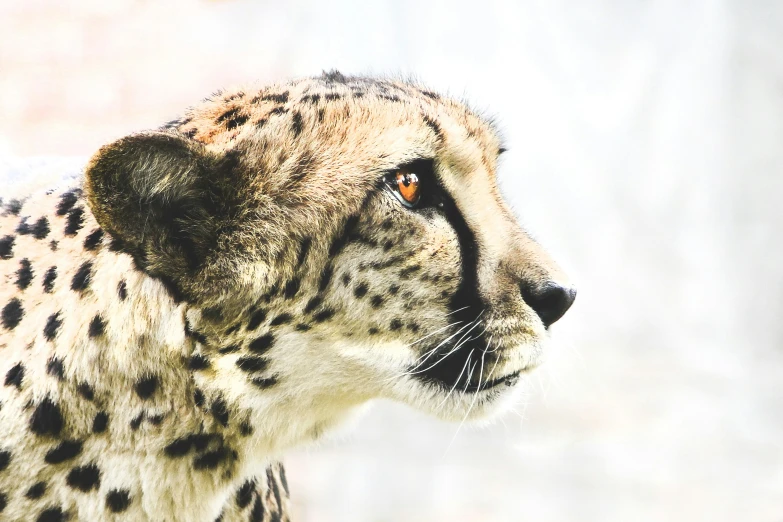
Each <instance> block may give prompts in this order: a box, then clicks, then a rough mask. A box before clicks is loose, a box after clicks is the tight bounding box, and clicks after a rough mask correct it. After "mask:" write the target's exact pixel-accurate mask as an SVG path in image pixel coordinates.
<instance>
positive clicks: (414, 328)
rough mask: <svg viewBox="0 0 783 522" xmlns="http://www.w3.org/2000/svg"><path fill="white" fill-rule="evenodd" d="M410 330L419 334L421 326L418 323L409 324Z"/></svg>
mask: <svg viewBox="0 0 783 522" xmlns="http://www.w3.org/2000/svg"><path fill="white" fill-rule="evenodd" d="M407 327H408V330H410V331H411V332H413V333H419V325H418V324H416V323H408V325H407Z"/></svg>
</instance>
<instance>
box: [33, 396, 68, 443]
mask: <svg viewBox="0 0 783 522" xmlns="http://www.w3.org/2000/svg"><path fill="white" fill-rule="evenodd" d="M62 427H63V416H62V413H61V412H60V406H59V405H58V404H57V403H55V402H54V401H52V399H50V398H49V397H44V398H43V399H42V400H41V402H39V403H38V406H36V407H35V411H34V412H33V415H32V416H31V417H30V430H31V431H32V432H33V433H36V434H38V435H59V434H60V430H61V429H62Z"/></svg>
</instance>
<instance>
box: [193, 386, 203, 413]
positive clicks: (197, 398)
mask: <svg viewBox="0 0 783 522" xmlns="http://www.w3.org/2000/svg"><path fill="white" fill-rule="evenodd" d="M193 403H194V404H195V405H196V406H198V407H199V408H201V407H202V406H204V392H203V391H201V390H199V389H198V388H196V391H194V392H193Z"/></svg>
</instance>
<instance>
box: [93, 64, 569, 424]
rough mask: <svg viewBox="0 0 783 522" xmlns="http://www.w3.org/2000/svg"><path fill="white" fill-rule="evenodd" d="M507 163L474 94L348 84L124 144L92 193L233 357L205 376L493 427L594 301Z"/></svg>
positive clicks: (107, 220)
mask: <svg viewBox="0 0 783 522" xmlns="http://www.w3.org/2000/svg"><path fill="white" fill-rule="evenodd" d="M500 152H501V144H500V141H499V138H498V136H497V134H496V132H495V130H494V129H493V127H492V125H491V124H489V123H488V122H487V121H485V120H484V119H482V118H481V117H479V116H478V115H476V114H474V113H473V112H472V111H471V110H469V109H468V108H466V107H465V106H464V105H463V104H461V103H459V102H457V101H454V100H451V99H448V98H445V97H441V96H439V95H437V94H434V93H432V92H430V91H427V90H424V89H421V88H420V87H417V86H415V85H411V84H408V83H405V82H397V81H386V80H373V79H366V78H347V77H343V76H341V75H339V74H331V75H326V76H324V77H321V78H313V79H306V80H299V81H295V82H291V83H288V84H285V85H278V86H274V87H270V88H266V89H262V90H260V91H259V90H258V89H256V90H250V89H245V90H236V91H232V92H224V93H220V94H218V95H214V96H213V97H212V98H210V99H207V100H205V101H203V102H202V103H201V104H200V105H198V106H196V107H194V108H191V109H189V110H188V112H187V113H186V115H185V116H184V117H183V118H181V119H179V120H177V121H174V122H171V123H170V124H167V125H166V126H164V127H162V128H161V129H159V130H157V131H154V132H146V133H140V134H135V135H131V136H129V137H126V138H123V139H120V140H119V141H116V142H114V143H112V144H110V145H107V146H105V147H104V148H102V149H101V150H100V151H99V152H98V153H97V154H96V155H95V156H94V158H93V159H92V160H91V163H90V165H89V167H88V169H87V175H86V182H85V189H86V194H87V196H88V200H89V202H90V205H91V208H92V210H93V212H94V214H95V216H96V218H97V219H98V221H99V223H100V224H101V226H102V227H103V228H104V229H105V230H106V231H107V232H108V233H109V234H110V235H111V236H112V237H113V238H114V240H115V242H116V243H117V244H119V245H120V247H119V248H121V249H122V250H123V251H125V252H127V253H129V254H131V255H132V256H133V257H134V259H135V261H136V265H137V266H138V267H139V269H141V270H143V271H145V272H146V273H148V274H149V275H151V276H153V277H155V278H157V279H159V280H160V281H163V282H164V283H165V284H166V285H167V286H168V288H169V289H170V290H171V292H172V295H175V296H176V298H177V299H180V300H181V301H182V302H184V303H186V304H187V306H186V308H187V312H186V315H187V318H188V322H189V325H190V326H189V328H191V330H193V331H197V332H198V334H197V336H196V337H197V339H199V341H200V343H199V347H198V348H197V349H198V350H201V353H202V354H203V356H204V357H206V358H209V359H220V360H221V361H223V362H222V363H221V364H216V365H213V366H214V367H217V368H218V370H216V371H213V372H212V373H211V374H210V375H209V376H207V377H204V376H197V377H196V378H197V379H202V380H208V379H212V380H219V379H223V380H226V381H231V383H232V384H231V386H232V390H234V392H233V395H234V396H238V397H246V400H247V401H248V402H255V403H260V401H262V400H263V397H265V396H269V394H270V393H273V392H274V390H277V393H278V395H277V397H287V398H288V400H291V401H293V400H294V397H305V398H306V400H305V399H302V402H301V404H302V405H305V404H307V405H309V406H302V407H310V406H312V407H313V408H318V409H319V411H327V410H328V411H333V412H334V413H336V412H337V411H338V410H342V409H345V408H348V407H349V406H354V405H358V404H359V403H361V402H364V401H366V400H368V399H371V398H378V397H381V398H391V399H393V400H398V401H403V402H405V403H408V404H410V405H413V406H415V407H417V408H419V409H423V410H425V411H427V412H429V413H432V414H435V415H438V416H440V417H442V418H446V419H462V418H465V417H468V418H481V417H485V416H487V415H489V414H490V413H492V412H494V411H497V410H499V409H500V405H502V404H505V403H507V402H508V400H507V398H508V397H510V396H512V395H513V393H514V390H515V389H516V388H517V386H516V384H517V382H518V381H519V380H520V376H522V375H523V374H525V373H526V372H528V371H530V370H531V369H533V368H534V367H536V366H537V365H538V364H539V362H540V361H541V356H542V353H543V351H544V346H545V344H546V341H547V337H548V329H549V326H550V325H551V324H552V323H554V322H555V321H557V320H558V319H559V318H560V317H561V316H562V315H563V314H564V313H565V312H566V311H567V310H568V308H569V307H570V305H571V303H572V302H573V300H574V297H575V290H574V289H573V287H571V286H570V285H569V284H568V283H567V281H566V279H565V277H564V275H563V273H562V272H561V271H560V270H559V269H558V267H557V266H556V264H555V263H554V262H553V261H552V260H551V259H550V258H549V256H548V255H547V254H546V253H545V252H544V251H543V250H542V249H541V247H539V245H537V244H536V243H535V242H534V241H533V240H532V239H531V238H530V237H529V236H528V235H527V234H526V233H525V232H524V231H523V230H522V229H521V228H520V226H519V225H518V224H517V221H516V220H515V218H514V216H513V214H512V212H511V211H510V209H509V207H508V205H507V204H506V203H505V201H504V200H503V198H502V197H501V195H500V192H499V189H498V186H497V183H496V179H495V175H496V170H497V165H498V156H499V153H500ZM207 384H208V383H201V385H203V386H206V385H207ZM265 394H267V395H265Z"/></svg>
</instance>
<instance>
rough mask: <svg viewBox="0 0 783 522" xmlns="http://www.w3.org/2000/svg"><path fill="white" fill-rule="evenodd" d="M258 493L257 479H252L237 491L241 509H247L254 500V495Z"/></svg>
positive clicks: (237, 499) (238, 504) (238, 503)
mask: <svg viewBox="0 0 783 522" xmlns="http://www.w3.org/2000/svg"><path fill="white" fill-rule="evenodd" d="M255 491H256V481H255V479H250V480H248V481H247V482H245V483H244V484H242V486H240V488H239V489H238V490H237V497H236V501H237V506H238V507H239V509H245V508H246V507H247V506H249V505H250V501H251V500H253V493H255Z"/></svg>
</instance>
